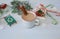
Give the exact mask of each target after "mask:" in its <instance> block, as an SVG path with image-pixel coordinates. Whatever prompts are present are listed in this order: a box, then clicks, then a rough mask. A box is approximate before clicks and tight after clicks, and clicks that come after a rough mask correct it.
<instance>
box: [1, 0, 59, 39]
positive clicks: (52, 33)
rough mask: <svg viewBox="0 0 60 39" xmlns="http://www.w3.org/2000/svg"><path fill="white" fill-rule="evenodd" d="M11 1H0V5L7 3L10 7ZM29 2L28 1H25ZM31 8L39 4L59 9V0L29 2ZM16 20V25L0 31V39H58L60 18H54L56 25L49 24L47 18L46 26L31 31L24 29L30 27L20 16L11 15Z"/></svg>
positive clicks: (32, 0) (6, 26)
mask: <svg viewBox="0 0 60 39" xmlns="http://www.w3.org/2000/svg"><path fill="white" fill-rule="evenodd" d="M11 1H12V0H0V3H7V4H9V5H10V2H11ZM27 1H29V0H27ZM29 2H30V3H31V4H32V6H33V7H36V6H37V5H38V4H39V3H43V4H54V5H55V6H56V7H57V8H58V9H60V7H59V6H60V0H30V1H29ZM12 16H13V17H14V18H15V19H16V20H17V24H14V25H12V27H9V26H8V25H5V26H4V29H2V30H0V39H60V17H56V16H55V15H53V17H55V18H56V19H57V20H58V22H59V23H58V25H53V24H51V22H50V21H51V19H49V18H47V21H46V22H47V24H44V25H40V26H37V27H34V28H32V29H29V28H26V26H30V25H29V23H27V22H25V21H23V20H22V19H21V17H20V16H18V15H16V14H12Z"/></svg>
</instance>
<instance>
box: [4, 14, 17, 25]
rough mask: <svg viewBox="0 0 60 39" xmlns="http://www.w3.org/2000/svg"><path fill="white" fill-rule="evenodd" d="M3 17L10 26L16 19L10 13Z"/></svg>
mask: <svg viewBox="0 0 60 39" xmlns="http://www.w3.org/2000/svg"><path fill="white" fill-rule="evenodd" d="M4 19H5V21H6V22H7V24H8V25H10V26H11V25H12V24H14V23H17V22H16V20H15V19H14V18H13V17H12V16H11V15H8V16H6V17H4Z"/></svg>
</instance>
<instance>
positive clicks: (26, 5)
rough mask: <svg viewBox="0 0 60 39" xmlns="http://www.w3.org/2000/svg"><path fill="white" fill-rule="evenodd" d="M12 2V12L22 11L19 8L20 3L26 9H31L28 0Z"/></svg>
mask: <svg viewBox="0 0 60 39" xmlns="http://www.w3.org/2000/svg"><path fill="white" fill-rule="evenodd" d="M11 4H12V9H13V10H12V13H18V14H20V15H21V14H22V11H21V10H20V9H19V6H20V5H24V7H25V8H26V10H31V9H32V7H31V5H30V3H29V2H28V1H18V0H14V1H12V2H11Z"/></svg>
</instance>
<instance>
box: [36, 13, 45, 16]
mask: <svg viewBox="0 0 60 39" xmlns="http://www.w3.org/2000/svg"><path fill="white" fill-rule="evenodd" d="M36 15H37V16H41V17H43V16H44V13H39V12H36Z"/></svg>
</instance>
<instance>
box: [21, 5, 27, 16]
mask: <svg viewBox="0 0 60 39" xmlns="http://www.w3.org/2000/svg"><path fill="white" fill-rule="evenodd" d="M20 9H21V10H22V11H23V14H24V15H27V14H28V13H27V11H26V9H25V7H24V6H21V7H20Z"/></svg>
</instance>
